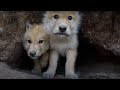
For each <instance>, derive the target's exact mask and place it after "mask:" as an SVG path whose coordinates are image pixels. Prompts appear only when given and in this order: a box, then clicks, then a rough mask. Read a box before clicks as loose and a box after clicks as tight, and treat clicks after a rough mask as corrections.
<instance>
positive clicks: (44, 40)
mask: <svg viewBox="0 0 120 90" xmlns="http://www.w3.org/2000/svg"><path fill="white" fill-rule="evenodd" d="M23 46H24V49H25V50H26V51H27V55H28V56H29V57H30V58H31V59H33V61H34V65H35V66H34V69H33V70H32V73H34V74H40V73H41V68H43V67H45V66H47V64H48V59H49V50H48V49H49V37H48V35H47V34H46V33H45V31H44V30H43V25H42V24H40V25H37V24H33V25H31V24H30V23H29V22H27V23H26V32H25V34H24V37H23Z"/></svg>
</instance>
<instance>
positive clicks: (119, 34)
mask: <svg viewBox="0 0 120 90" xmlns="http://www.w3.org/2000/svg"><path fill="white" fill-rule="evenodd" d="M119 19H120V13H119V12H115V11H92V12H85V13H84V19H83V29H82V36H83V38H84V39H86V41H87V42H88V43H91V44H92V45H94V46H95V47H96V48H97V49H98V50H99V51H100V52H102V53H103V54H104V55H110V53H112V54H114V55H120V31H119V29H120V20H119ZM106 51H107V53H106ZM104 52H105V53H104Z"/></svg>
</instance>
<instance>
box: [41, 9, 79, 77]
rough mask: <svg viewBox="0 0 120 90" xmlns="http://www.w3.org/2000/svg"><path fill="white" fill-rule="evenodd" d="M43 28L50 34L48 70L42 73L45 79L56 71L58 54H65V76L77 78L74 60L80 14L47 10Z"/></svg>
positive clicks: (52, 75)
mask: <svg viewBox="0 0 120 90" xmlns="http://www.w3.org/2000/svg"><path fill="white" fill-rule="evenodd" d="M43 24H44V28H45V29H44V30H46V32H47V33H48V34H49V35H50V60H49V66H48V70H47V71H46V72H44V73H43V77H44V78H46V79H50V78H53V77H54V75H55V73H56V68H57V62H58V58H59V54H60V55H62V56H66V59H67V60H66V64H65V77H66V78H68V79H77V78H78V75H77V74H75V70H74V68H75V61H76V57H77V47H78V37H77V33H78V29H79V26H80V24H81V14H80V13H79V12H78V11H47V12H46V13H45V14H44V18H43Z"/></svg>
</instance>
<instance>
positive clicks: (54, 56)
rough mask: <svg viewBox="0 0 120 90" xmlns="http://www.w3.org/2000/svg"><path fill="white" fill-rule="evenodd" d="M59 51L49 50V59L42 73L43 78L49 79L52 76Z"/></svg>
mask: <svg viewBox="0 0 120 90" xmlns="http://www.w3.org/2000/svg"><path fill="white" fill-rule="evenodd" d="M58 57H59V53H58V52H57V51H55V50H51V51H50V60H49V66H48V70H47V71H46V72H44V73H43V78H46V79H51V78H53V77H54V75H55V73H56V68H57V61H58Z"/></svg>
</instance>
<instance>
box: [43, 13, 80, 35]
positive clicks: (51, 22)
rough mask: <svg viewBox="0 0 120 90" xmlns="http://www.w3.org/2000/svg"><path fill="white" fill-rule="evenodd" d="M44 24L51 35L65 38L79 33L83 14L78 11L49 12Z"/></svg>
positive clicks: (45, 16)
mask: <svg viewBox="0 0 120 90" xmlns="http://www.w3.org/2000/svg"><path fill="white" fill-rule="evenodd" d="M43 23H44V27H45V28H46V30H47V32H49V33H50V34H54V35H57V36H61V37H65V36H69V35H73V34H76V33H78V27H79V24H80V23H81V14H79V12H78V11H47V12H46V13H45V14H44V18H43Z"/></svg>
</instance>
